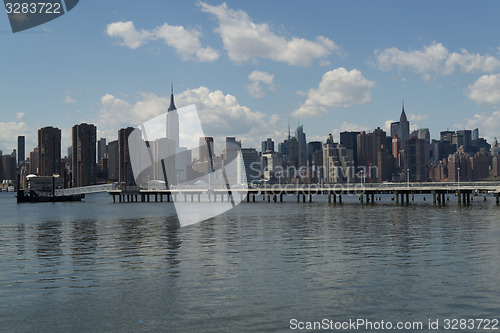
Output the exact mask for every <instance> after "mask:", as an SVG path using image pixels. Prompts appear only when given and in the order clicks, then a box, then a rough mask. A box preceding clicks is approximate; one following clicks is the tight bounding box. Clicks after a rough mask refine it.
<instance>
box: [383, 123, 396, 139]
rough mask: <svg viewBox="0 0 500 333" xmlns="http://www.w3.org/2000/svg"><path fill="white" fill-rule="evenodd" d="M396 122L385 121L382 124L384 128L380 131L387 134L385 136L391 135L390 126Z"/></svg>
mask: <svg viewBox="0 0 500 333" xmlns="http://www.w3.org/2000/svg"><path fill="white" fill-rule="evenodd" d="M394 122H396V121H395V120H386V121H385V122H384V126H383V127H382V129H383V130H384V131H385V132H386V133H387V135H391V124H392V123H394Z"/></svg>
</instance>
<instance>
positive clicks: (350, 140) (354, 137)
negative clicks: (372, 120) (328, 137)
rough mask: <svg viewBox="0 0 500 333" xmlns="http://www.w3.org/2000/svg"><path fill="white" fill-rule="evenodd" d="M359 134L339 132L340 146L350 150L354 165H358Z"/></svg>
mask: <svg viewBox="0 0 500 333" xmlns="http://www.w3.org/2000/svg"><path fill="white" fill-rule="evenodd" d="M359 133H360V132H340V144H341V145H342V146H343V147H345V148H347V149H352V153H353V158H354V165H355V166H357V165H358V134H359Z"/></svg>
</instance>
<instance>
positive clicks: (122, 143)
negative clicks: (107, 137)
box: [118, 127, 135, 185]
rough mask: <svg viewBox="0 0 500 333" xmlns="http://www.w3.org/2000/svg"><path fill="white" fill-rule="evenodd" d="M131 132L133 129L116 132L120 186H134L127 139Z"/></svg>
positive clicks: (128, 128)
mask: <svg viewBox="0 0 500 333" xmlns="http://www.w3.org/2000/svg"><path fill="white" fill-rule="evenodd" d="M133 131H134V128H133V127H127V128H122V129H120V130H119V131H118V170H119V172H118V181H119V182H120V184H122V185H135V181H134V174H133V172H132V165H131V163H130V153H129V145H128V137H129V135H130V134H131V133H132V132H133Z"/></svg>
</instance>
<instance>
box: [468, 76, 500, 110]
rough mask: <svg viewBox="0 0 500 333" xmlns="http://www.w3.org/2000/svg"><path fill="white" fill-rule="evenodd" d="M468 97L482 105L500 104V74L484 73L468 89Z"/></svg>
mask: <svg viewBox="0 0 500 333" xmlns="http://www.w3.org/2000/svg"><path fill="white" fill-rule="evenodd" d="M466 94H467V97H469V98H470V99H471V100H473V101H474V102H476V103H477V104H480V105H499V104H500V74H492V75H483V76H481V77H480V78H479V79H477V80H476V82H474V83H473V84H471V85H469V86H468V87H467V90H466Z"/></svg>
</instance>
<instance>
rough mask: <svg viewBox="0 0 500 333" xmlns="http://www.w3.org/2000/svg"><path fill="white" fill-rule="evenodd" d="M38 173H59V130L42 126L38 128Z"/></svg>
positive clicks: (49, 174) (46, 174) (43, 174)
mask: <svg viewBox="0 0 500 333" xmlns="http://www.w3.org/2000/svg"><path fill="white" fill-rule="evenodd" d="M38 173H39V175H40V176H52V175H54V174H57V175H59V174H60V173H61V130H60V129H59V128H56V127H50V126H49V127H44V128H41V129H39V130H38Z"/></svg>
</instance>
